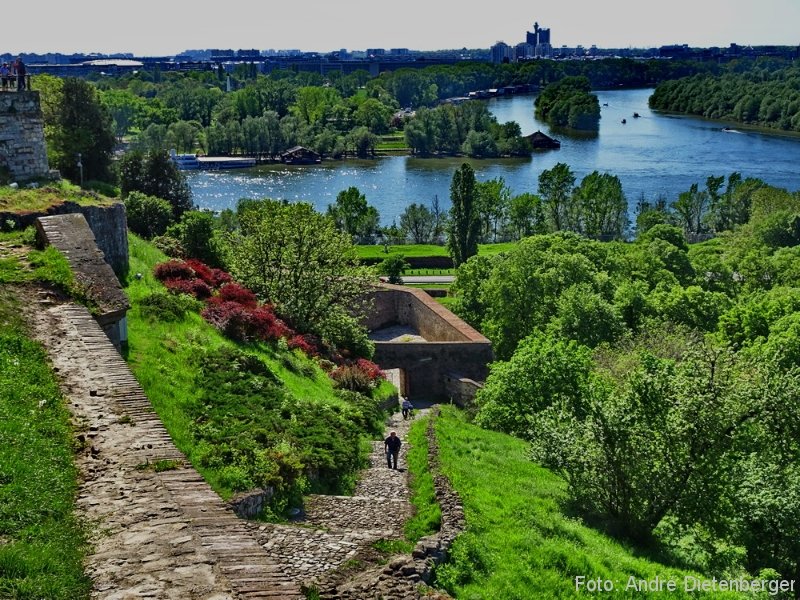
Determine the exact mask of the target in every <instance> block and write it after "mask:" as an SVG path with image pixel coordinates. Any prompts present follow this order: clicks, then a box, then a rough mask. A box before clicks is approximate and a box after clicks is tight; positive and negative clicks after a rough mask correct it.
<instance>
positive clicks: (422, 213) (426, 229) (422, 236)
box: [400, 203, 435, 244]
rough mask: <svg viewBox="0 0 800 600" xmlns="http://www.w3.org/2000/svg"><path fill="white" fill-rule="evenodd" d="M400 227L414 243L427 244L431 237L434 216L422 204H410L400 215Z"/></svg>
mask: <svg viewBox="0 0 800 600" xmlns="http://www.w3.org/2000/svg"><path fill="white" fill-rule="evenodd" d="M400 227H401V229H402V230H403V231H404V232H406V233H407V235H410V236H411V240H412V241H413V242H414V243H415V244H429V243H430V241H431V239H432V238H433V230H434V228H435V217H434V216H433V213H432V212H431V211H430V210H429V209H428V207H427V206H425V205H423V204H416V203H414V204H410V205H409V206H407V207H406V209H405V210H404V211H403V214H401V215H400Z"/></svg>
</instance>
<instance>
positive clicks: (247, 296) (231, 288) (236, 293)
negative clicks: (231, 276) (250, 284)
mask: <svg viewBox="0 0 800 600" xmlns="http://www.w3.org/2000/svg"><path fill="white" fill-rule="evenodd" d="M215 298H219V299H220V300H221V301H224V302H238V303H239V304H241V305H242V306H246V307H248V308H255V307H256V306H258V298H256V295H255V294H254V293H253V292H251V291H250V290H249V289H247V288H246V287H244V286H242V285H239V284H238V283H226V284H225V285H223V286H222V287H221V288H219V292H217V295H216V296H215Z"/></svg>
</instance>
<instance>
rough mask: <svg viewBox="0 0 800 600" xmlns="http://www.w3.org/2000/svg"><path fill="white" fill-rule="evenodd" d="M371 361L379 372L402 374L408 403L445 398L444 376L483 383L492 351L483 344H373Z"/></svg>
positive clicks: (488, 346)
mask: <svg viewBox="0 0 800 600" xmlns="http://www.w3.org/2000/svg"><path fill="white" fill-rule="evenodd" d="M373 360H374V361H375V362H376V363H377V364H378V365H380V367H381V368H382V369H391V368H401V369H403V370H404V371H405V376H406V392H407V395H408V397H409V399H411V400H412V401H414V400H420V399H432V398H447V397H448V394H447V390H446V386H445V374H446V373H453V372H456V373H461V374H462V376H463V377H465V378H468V379H472V380H475V381H484V380H485V379H486V376H487V375H488V374H489V373H488V371H489V368H488V364H489V363H490V362H491V361H492V347H491V344H490V343H489V342H488V341H487V342H485V343H484V342H401V343H395V342H375V356H374V357H373Z"/></svg>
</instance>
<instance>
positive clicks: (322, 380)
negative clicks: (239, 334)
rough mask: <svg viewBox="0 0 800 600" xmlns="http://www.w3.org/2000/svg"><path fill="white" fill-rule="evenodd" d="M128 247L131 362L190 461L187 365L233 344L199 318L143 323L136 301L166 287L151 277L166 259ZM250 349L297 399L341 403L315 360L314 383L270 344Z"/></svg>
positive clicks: (212, 477) (192, 395)
mask: <svg viewBox="0 0 800 600" xmlns="http://www.w3.org/2000/svg"><path fill="white" fill-rule="evenodd" d="M129 244H130V273H131V276H130V277H129V281H128V283H127V286H126V292H127V293H128V295H129V297H130V299H131V304H132V305H133V309H132V310H131V311H130V312H129V313H128V361H129V364H130V366H131V369H132V370H133V372H134V374H135V375H136V378H137V379H138V380H139V382H140V383H141V385H142V387H143V388H144V390H145V392H146V393H147V396H148V398H150V401H151V402H152V403H153V407H154V408H155V410H156V412H157V413H158V414H159V416H160V417H161V419H162V420H163V421H164V425H165V427H166V428H167V430H168V431H169V433H170V435H171V436H172V438H173V440H174V441H175V444H176V445H177V446H178V448H179V449H180V450H181V451H182V452H184V453H186V454H187V456H189V458H190V460H191V458H192V451H193V448H194V443H193V440H192V437H191V434H190V428H189V426H190V421H189V417H188V416H187V413H186V407H188V406H189V405H191V404H192V403H193V402H194V401H196V399H197V397H198V390H196V389H195V387H194V383H193V382H194V378H195V375H194V373H193V371H192V368H191V367H190V366H189V365H190V364H191V358H192V357H193V355H194V354H195V353H196V352H199V351H201V350H209V349H215V348H219V347H221V346H234V345H235V344H234V343H233V342H231V341H230V340H228V339H226V338H224V337H223V336H222V335H221V334H220V333H219V332H218V331H217V330H216V329H214V328H213V327H212V326H211V325H209V324H208V323H206V322H205V321H204V320H203V319H202V317H200V315H199V314H196V313H192V314H189V315H188V316H187V318H186V319H185V320H183V321H179V322H162V321H153V320H148V319H145V318H143V317H142V315H141V313H140V312H139V310H138V308H137V304H138V301H139V300H141V299H142V298H143V297H144V296H146V295H148V294H150V293H152V292H154V291H163V289H164V288H163V286H162V285H161V283H160V282H159V281H158V280H156V279H155V277H154V276H153V274H152V273H153V266H154V265H156V264H157V263H159V262H162V261H164V260H166V256H164V254H162V253H161V252H160V251H158V250H157V249H156V248H155V247H153V246H152V245H151V244H148V243H146V242H144V241H142V240H140V239H139V238H137V237H136V236H133V235H131V236H130V237H129ZM136 273H141V275H142V277H141V279H137V278H136ZM247 350H248V352H253V353H255V354H257V355H258V356H259V357H260V358H262V359H263V360H264V361H265V362H266V363H267V364H268V365H269V366H270V368H271V369H272V371H273V372H274V373H275V374H276V375H278V377H279V378H280V379H281V380H282V381H283V383H284V384H285V385H286V387H287V389H288V390H289V391H290V392H291V393H292V395H294V396H295V397H297V398H313V399H314V400H315V401H318V402H329V403H337V404H338V403H342V400H340V399H339V398H337V397H336V396H335V395H334V390H333V385H332V382H331V379H330V378H329V377H328V376H327V375H326V374H325V373H324V372H323V371H322V370H321V369H319V368H318V367H317V366H316V364H314V363H312V362H311V361H309V365H312V368H313V370H314V373H315V375H314V377H313V378H311V377H305V376H303V375H300V374H296V373H293V372H292V371H290V370H288V369H287V368H286V367H285V366H284V364H283V362H282V360H281V357H280V354H279V352H278V351H277V350H275V349H273V348H272V347H270V346H268V345H266V344H264V345H259V346H254V345H249V346H248V348H247ZM195 466H197V464H196V462H195ZM199 470H200V471H201V473H202V474H203V476H204V477H205V478H206V480H207V481H208V482H209V483H210V484H211V485H212V487H213V488H214V489H215V490H216V491H217V492H218V493H220V494H221V495H222V496H223V497H229V496H230V495H231V491H230V490H228V489H226V488H225V486H223V485H222V484H221V483H220V481H219V478H218V477H217V474H216V473H215V472H210V471H208V470H203V469H202V468H199Z"/></svg>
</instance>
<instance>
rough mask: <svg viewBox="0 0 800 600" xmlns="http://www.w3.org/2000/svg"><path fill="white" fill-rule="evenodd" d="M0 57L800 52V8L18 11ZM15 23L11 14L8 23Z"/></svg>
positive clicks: (591, 5) (315, 0)
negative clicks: (526, 47)
mask: <svg viewBox="0 0 800 600" xmlns="http://www.w3.org/2000/svg"><path fill="white" fill-rule="evenodd" d="M12 12H13V15H14V20H17V19H19V20H20V21H21V22H22V23H24V25H23V26H15V25H8V26H4V27H3V32H2V35H0V52H11V53H15V52H67V53H71V52H90V51H97V52H132V53H134V54H139V55H160V54H175V53H177V52H180V51H182V50H185V49H188V48H233V49H238V48H257V49H260V50H263V49H267V48H301V49H303V50H317V51H329V50H334V49H338V48H348V49H365V48H392V47H405V48H412V49H422V50H428V49H437V48H461V47H465V46H466V47H468V48H487V47H489V46H490V45H492V44H493V43H494V42H495V41H497V40H503V41H505V42H507V43H509V44H516V43H518V42H521V41H523V40H524V38H525V31H526V30H528V29H530V28H531V27H532V25H533V22H534V21H538V22H539V24H540V25H541V26H543V27H550V29H551V41H552V43H553V45H554V46H561V45H562V44H566V45H568V46H575V45H577V44H583V45H584V46H587V47H588V46H591V45H592V44H596V45H597V46H600V47H607V48H608V47H623V48H624V47H628V46H635V47H644V46H660V45H663V44H689V45H694V46H727V45H728V44H730V43H731V42H736V43H738V44H742V45H747V44H752V45H758V44H781V45H798V44H800V28H799V27H798V25H800V0H667V1H666V2H665V1H663V0H660V1H658V2H653V1H652V0H636V1H634V0H562V1H553V0H550V1H548V2H544V1H541V0H539V1H537V0H501V1H486V0H482V1H476V0H400V1H397V2H381V1H378V0H372V1H370V2H367V1H365V0H281V1H276V0H259V1H254V0H215V1H213V2H211V1H208V0H181V1H176V0H135V1H130V0H126V1H125V2H123V1H121V0H72V1H64V0H59V1H58V2H56V1H54V0H44V1H43V2H35V3H33V4H27V3H24V2H23V3H20V2H16V3H14V10H13V11H12ZM8 14H10V13H9V12H8V11H5V15H6V16H8Z"/></svg>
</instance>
